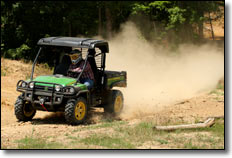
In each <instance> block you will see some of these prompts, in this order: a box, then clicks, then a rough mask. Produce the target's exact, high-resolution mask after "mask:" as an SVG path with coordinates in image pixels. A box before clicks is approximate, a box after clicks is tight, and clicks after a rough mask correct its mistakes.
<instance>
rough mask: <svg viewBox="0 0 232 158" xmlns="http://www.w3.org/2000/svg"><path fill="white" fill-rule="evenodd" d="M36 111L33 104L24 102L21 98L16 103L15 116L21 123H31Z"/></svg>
mask: <svg viewBox="0 0 232 158" xmlns="http://www.w3.org/2000/svg"><path fill="white" fill-rule="evenodd" d="M35 113H36V110H35V109H34V108H33V107H32V105H31V103H29V102H27V101H24V100H23V99H22V98H21V96H19V97H18V98H17V100H16V103H15V116H16V118H17V119H18V120H19V121H30V120H32V118H33V117H34V116H35Z"/></svg>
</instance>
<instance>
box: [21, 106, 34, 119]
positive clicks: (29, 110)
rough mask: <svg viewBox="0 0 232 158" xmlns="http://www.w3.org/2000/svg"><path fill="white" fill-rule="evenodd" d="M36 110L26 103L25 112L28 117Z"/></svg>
mask: <svg viewBox="0 0 232 158" xmlns="http://www.w3.org/2000/svg"><path fill="white" fill-rule="evenodd" d="M34 112H35V110H34V109H32V108H31V107H30V105H27V104H25V105H24V107H23V113H24V115H25V116H26V117H31V115H33V113H34Z"/></svg>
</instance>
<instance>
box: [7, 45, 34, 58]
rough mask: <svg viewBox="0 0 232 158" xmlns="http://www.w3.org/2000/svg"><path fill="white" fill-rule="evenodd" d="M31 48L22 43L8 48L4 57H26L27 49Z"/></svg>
mask: <svg viewBox="0 0 232 158" xmlns="http://www.w3.org/2000/svg"><path fill="white" fill-rule="evenodd" d="M29 50H31V48H30V47H28V46H27V45H26V44H22V45H21V46H20V47H19V48H15V49H8V50H7V51H6V52H5V54H4V57H5V58H10V59H21V58H26V56H27V53H28V51H29Z"/></svg>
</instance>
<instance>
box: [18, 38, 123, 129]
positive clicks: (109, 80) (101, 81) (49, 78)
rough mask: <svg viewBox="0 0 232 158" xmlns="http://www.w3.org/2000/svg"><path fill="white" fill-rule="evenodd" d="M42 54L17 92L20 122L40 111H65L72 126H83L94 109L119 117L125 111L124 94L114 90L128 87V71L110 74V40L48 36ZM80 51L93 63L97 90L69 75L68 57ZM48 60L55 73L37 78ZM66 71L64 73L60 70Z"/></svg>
mask: <svg viewBox="0 0 232 158" xmlns="http://www.w3.org/2000/svg"><path fill="white" fill-rule="evenodd" d="M37 45H38V47H39V51H38V53H37V55H36V57H35V60H34V62H33V65H32V72H31V76H30V79H28V80H20V81H18V83H17V91H19V92H21V95H20V96H19V97H18V98H17V100H16V103H15V115H16V118H17V119H18V120H19V121H30V120H32V118H33V117H34V116H35V113H36V111H37V110H42V111H48V112H57V111H62V112H64V116H65V119H66V121H67V123H68V124H71V125H78V124H81V123H83V122H84V121H85V120H86V117H87V116H88V111H89V109H90V108H91V107H103V108H104V111H105V112H107V113H110V114H112V115H118V114H120V113H121V111H122V109H123V100H124V98H123V94H122V92H121V91H120V90H115V89H113V87H126V86H127V73H126V72H125V71H106V70H105V63H106V62H105V61H106V53H109V46H108V43H107V42H106V41H103V40H95V39H90V38H77V37H47V38H42V39H40V40H39V41H38V43H37ZM76 48H77V49H80V50H81V51H82V56H83V59H84V61H85V64H84V67H83V71H84V69H85V67H86V63H87V61H88V62H89V63H90V65H91V68H92V71H93V73H94V77H95V83H94V87H93V88H92V89H91V90H88V88H87V87H86V85H84V84H82V83H80V81H79V79H80V76H81V75H82V73H83V71H82V72H80V73H79V75H78V77H77V78H71V77H68V76H67V71H68V68H69V66H70V64H71V60H68V57H69V56H68V54H69V53H70V52H71V50H73V49H76ZM44 61H46V63H47V64H48V65H49V66H52V67H54V71H53V74H46V75H41V76H37V77H35V78H33V74H34V69H35V66H36V65H37V64H38V63H42V62H44ZM59 68H62V71H61V70H59Z"/></svg>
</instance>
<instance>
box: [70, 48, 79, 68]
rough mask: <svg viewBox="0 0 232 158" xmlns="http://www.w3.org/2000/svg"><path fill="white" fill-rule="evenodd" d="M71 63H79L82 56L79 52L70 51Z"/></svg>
mask: <svg viewBox="0 0 232 158" xmlns="http://www.w3.org/2000/svg"><path fill="white" fill-rule="evenodd" d="M69 56H70V58H71V61H72V63H73V64H77V63H78V62H80V61H81V60H82V54H81V51H79V50H77V49H75V50H72V51H71V52H70V54H69Z"/></svg>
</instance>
